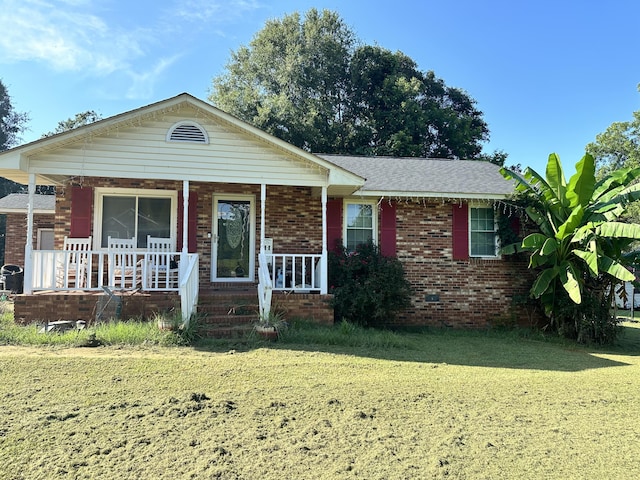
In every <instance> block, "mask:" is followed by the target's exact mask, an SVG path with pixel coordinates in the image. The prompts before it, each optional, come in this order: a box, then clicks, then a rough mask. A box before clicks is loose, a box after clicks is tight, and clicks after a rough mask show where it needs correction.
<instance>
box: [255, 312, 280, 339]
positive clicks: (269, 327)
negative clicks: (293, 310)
mask: <svg viewBox="0 0 640 480" xmlns="http://www.w3.org/2000/svg"><path fill="white" fill-rule="evenodd" d="M286 326H287V322H285V321H284V312H283V311H281V310H275V309H273V308H272V309H271V310H270V311H269V313H268V314H265V315H260V316H259V318H258V321H257V322H256V323H255V325H254V326H253V330H254V331H255V332H256V335H258V336H259V337H261V338H264V339H267V340H277V339H278V338H279V337H280V333H281V332H282V331H283V330H284V328H286Z"/></svg>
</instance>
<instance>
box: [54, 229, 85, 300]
mask: <svg viewBox="0 0 640 480" xmlns="http://www.w3.org/2000/svg"><path fill="white" fill-rule="evenodd" d="M91 240H92V237H86V238H69V237H64V244H63V255H64V256H63V257H62V261H61V262H59V264H58V268H57V275H56V277H57V278H56V286H57V287H60V288H77V289H82V288H86V287H87V286H88V275H89V274H90V272H91V255H90V253H89V252H90V251H91Z"/></svg>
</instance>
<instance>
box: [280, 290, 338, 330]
mask: <svg viewBox="0 0 640 480" xmlns="http://www.w3.org/2000/svg"><path fill="white" fill-rule="evenodd" d="M332 299H333V295H317V294H311V293H295V294H293V293H292V294H286V293H281V292H274V294H273V298H272V308H273V309H274V310H275V311H278V310H281V311H284V312H285V316H286V318H287V319H288V320H292V319H296V318H301V319H305V320H310V321H312V322H314V323H318V324H321V325H333V307H332V306H331V300H332Z"/></svg>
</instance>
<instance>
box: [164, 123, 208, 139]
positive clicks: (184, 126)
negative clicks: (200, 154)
mask: <svg viewBox="0 0 640 480" xmlns="http://www.w3.org/2000/svg"><path fill="white" fill-rule="evenodd" d="M167 141H168V142H192V143H205V144H206V143H209V136H208V135H207V132H206V131H205V129H204V128H202V127H201V126H200V125H198V124H197V123H195V122H179V123H176V124H175V125H174V126H173V127H171V128H170V129H169V133H167Z"/></svg>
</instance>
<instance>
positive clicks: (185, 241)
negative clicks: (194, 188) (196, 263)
mask: <svg viewBox="0 0 640 480" xmlns="http://www.w3.org/2000/svg"><path fill="white" fill-rule="evenodd" d="M188 253H189V180H183V181H182V252H181V253H180V265H181V266H186V265H187V254H188ZM180 277H181V278H182V273H181V274H180Z"/></svg>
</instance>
